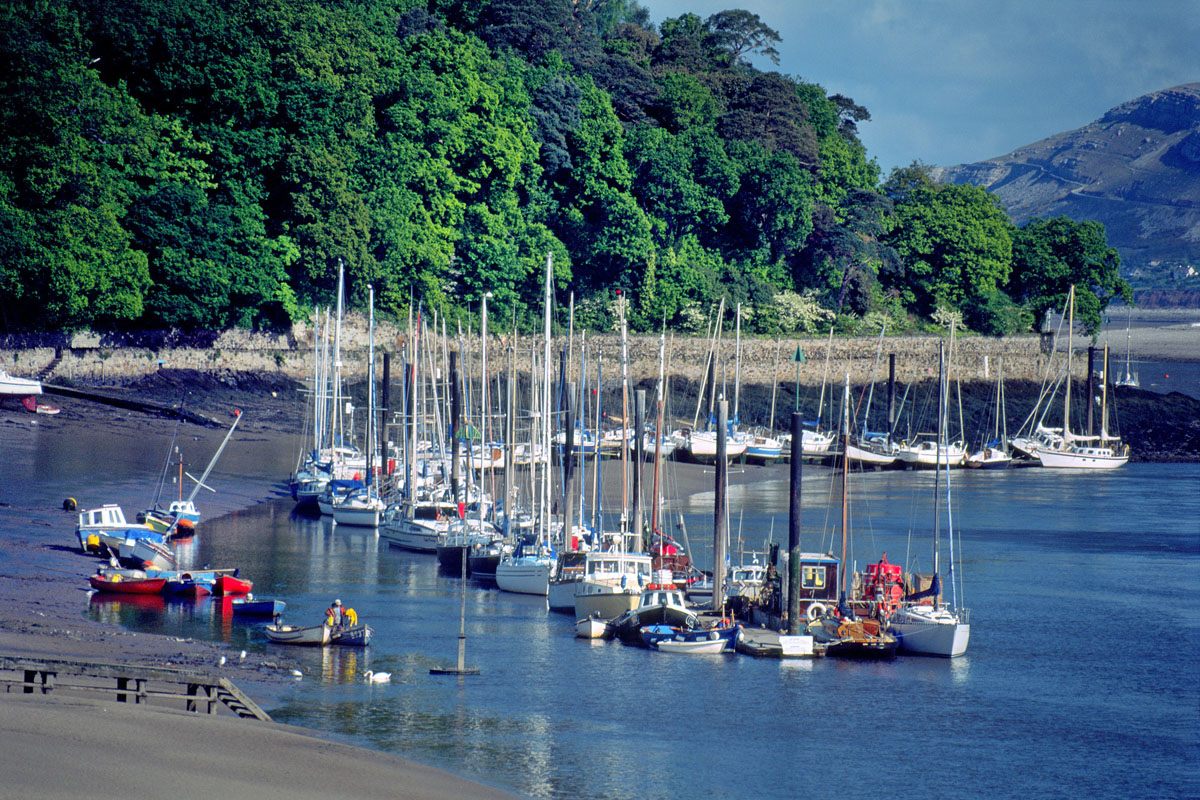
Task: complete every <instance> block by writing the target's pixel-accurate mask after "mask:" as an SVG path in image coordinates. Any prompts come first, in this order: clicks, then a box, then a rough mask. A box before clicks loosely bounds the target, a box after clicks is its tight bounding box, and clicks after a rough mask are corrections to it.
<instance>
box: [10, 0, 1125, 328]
mask: <svg viewBox="0 0 1200 800" xmlns="http://www.w3.org/2000/svg"><path fill="white" fill-rule="evenodd" d="M0 25H2V29H0V57H2V58H3V68H2V69H0V86H2V90H0V98H2V100H3V104H2V106H0V329H2V330H3V331H6V332H16V331H38V330H61V329H67V330H71V329H76V328H81V327H93V328H98V329H122V328H125V329H128V328H149V327H155V328H161V327H171V328H179V329H184V330H189V329H191V330H194V329H214V328H223V327H228V326H244V327H254V328H273V327H278V326H282V325H286V324H287V323H289V322H290V321H292V320H294V319H297V318H299V317H301V316H303V315H305V314H306V313H308V312H309V311H310V310H311V309H312V308H313V307H314V306H317V305H324V304H328V303H330V302H331V301H332V299H333V294H334V287H335V285H336V280H337V263H338V260H339V259H341V260H343V261H344V263H345V266H346V270H347V282H348V286H349V295H350V297H349V301H350V303H351V304H352V305H356V306H358V307H362V306H363V305H365V302H366V295H367V285H368V284H372V285H374V287H375V290H376V297H377V303H378V306H379V309H380V311H381V313H384V314H390V315H395V316H403V314H405V313H406V311H407V310H408V309H409V308H410V307H411V306H414V305H416V304H418V303H419V304H421V305H422V306H423V307H424V308H426V309H436V310H438V311H439V312H441V313H443V314H445V315H447V316H448V317H450V318H451V319H453V318H454V317H456V316H459V315H464V316H465V315H467V314H469V313H472V312H473V311H474V312H477V310H478V307H479V302H480V299H481V298H482V296H483V295H484V294H485V293H486V292H491V293H492V299H491V300H490V301H489V302H490V303H491V306H490V310H491V311H492V312H493V313H494V314H496V316H497V318H498V319H499V320H503V321H505V323H506V324H507V323H508V321H510V320H515V321H516V322H517V324H519V325H522V326H523V327H524V326H532V325H534V324H535V321H536V320H538V319H540V315H541V313H542V312H541V305H542V303H541V289H540V284H541V280H542V265H543V264H544V263H545V259H546V255H547V254H548V253H549V254H552V255H553V258H554V276H555V290H556V297H557V300H558V302H559V303H560V304H561V305H565V304H566V298H567V297H568V296H569V293H574V297H575V299H576V316H575V321H576V324H577V325H580V326H587V327H592V328H600V329H608V330H611V329H612V326H613V320H614V317H615V315H616V313H617V308H618V303H625V310H626V313H627V316H628V319H629V322H630V325H631V327H632V328H633V329H634V330H657V328H658V327H659V326H660V325H661V324H662V323H663V322H664V321H665V322H666V324H667V325H668V326H670V327H672V328H674V329H677V330H682V331H703V330H705V328H706V326H707V325H708V324H709V321H710V317H711V314H712V309H713V306H714V304H715V302H716V301H717V300H718V299H720V298H724V299H725V301H726V308H727V309H730V312H729V313H730V314H731V315H732V313H733V312H732V309H733V308H734V307H735V305H736V304H738V303H740V304H742V316H743V328H744V330H746V331H749V332H757V333H764V334H769V333H801V334H807V333H816V332H820V331H822V330H828V329H829V326H831V325H832V326H836V327H837V328H838V329H839V330H844V331H846V332H856V333H867V332H873V331H878V330H879V329H880V327H881V326H882V325H883V324H885V323H886V324H887V326H888V329H889V330H891V331H905V330H909V331H911V330H916V329H919V328H921V327H922V326H929V325H934V324H945V322H946V321H947V320H948V319H949V318H952V317H954V318H958V319H961V320H962V321H963V322H964V323H965V324H966V325H967V326H968V327H969V328H971V329H973V330H976V331H979V332H983V333H989V334H1003V333H1008V332H1014V331H1018V330H1027V329H1029V328H1030V327H1031V326H1032V325H1034V324H1035V322H1036V321H1037V320H1039V319H1040V318H1041V316H1042V314H1043V312H1044V311H1045V310H1046V309H1048V308H1052V307H1056V306H1059V305H1060V304H1061V303H1062V301H1063V298H1064V297H1065V294H1066V290H1067V287H1068V286H1069V285H1071V284H1077V285H1079V297H1078V300H1077V303H1076V316H1077V319H1079V320H1080V321H1081V322H1082V323H1083V324H1084V325H1085V326H1086V327H1088V328H1089V329H1094V328H1095V327H1097V326H1098V325H1099V323H1100V319H1101V312H1102V311H1103V308H1104V307H1105V306H1106V305H1107V303H1108V302H1109V300H1110V299H1111V298H1112V297H1114V296H1117V295H1128V287H1127V286H1126V285H1125V283H1124V282H1123V281H1122V280H1121V279H1120V277H1119V275H1118V268H1119V266H1120V262H1119V258H1118V256H1117V254H1116V252H1115V251H1114V250H1113V249H1112V248H1111V247H1109V246H1108V244H1107V241H1106V237H1105V232H1104V229H1103V227H1102V226H1100V225H1099V224H1098V223H1091V222H1085V223H1078V222H1073V221H1071V220H1068V219H1066V218H1056V219H1050V220H1033V221H1032V222H1030V223H1028V224H1027V225H1026V226H1025V227H1023V228H1017V227H1015V226H1014V225H1012V223H1011V222H1010V221H1009V220H1008V218H1007V216H1006V215H1005V213H1004V211H1003V209H1002V208H1001V207H1000V205H999V204H998V202H997V200H996V199H995V198H994V197H993V196H991V195H989V194H987V193H986V192H984V191H983V190H981V189H978V188H976V187H971V186H958V185H944V184H938V183H935V182H933V181H932V180H930V178H929V177H928V174H927V171H926V170H925V169H924V168H923V167H922V166H921V165H919V164H914V165H913V166H912V167H909V168H905V169H901V170H896V171H894V172H893V173H892V174H891V175H890V176H887V177H886V179H885V178H884V177H883V176H881V175H880V170H879V168H878V165H877V164H876V163H875V161H874V160H873V159H871V158H870V156H869V155H868V153H867V152H866V151H865V149H864V147H863V145H862V143H861V142H860V141H859V138H858V126H859V125H860V124H863V123H865V122H867V121H869V119H870V115H869V113H868V111H867V109H865V108H863V107H862V106H859V105H858V104H856V103H855V102H854V101H853V100H852V99H851V98H848V97H843V96H840V95H832V96H830V95H828V94H827V93H826V92H825V90H824V89H822V88H821V87H820V86H819V85H817V84H815V83H811V82H809V81H807V80H804V79H802V78H799V77H796V76H789V75H783V74H780V73H778V72H771V71H762V70H760V69H757V68H755V67H754V66H752V64H751V63H750V58H751V57H754V58H756V59H757V60H758V61H759V62H760V63H763V62H766V61H773V62H776V63H777V60H778V59H777V50H776V46H777V45H781V44H782V43H781V42H780V39H779V36H778V35H777V34H776V32H775V31H773V30H772V29H771V28H769V27H767V26H766V25H764V24H763V23H762V22H761V21H760V19H759V18H758V17H757V16H756V15H754V14H751V13H749V12H746V11H724V12H721V13H719V14H715V15H713V16H711V17H708V18H707V19H701V18H700V17H698V16H695V15H692V14H685V15H683V16H681V17H679V18H676V19H668V20H665V21H663V22H662V23H661V24H659V25H657V26H656V25H654V24H652V23H651V22H650V20H649V17H648V14H647V12H646V10H645V9H643V8H641V7H639V6H638V5H637V4H636V3H634V2H631V1H630V0H608V1H607V2H605V1H604V0H595V1H594V2H578V1H577V0H536V1H535V0H525V1H522V0H496V1H495V2H484V0H429V2H416V1H415V0H41V1H40V2H32V1H31V0H19V1H18V2H13V3H6V4H4V6H3V8H2V9H0ZM564 321H565V315H563V314H562V309H560V310H559V319H558V322H559V324H561V323H563V322H564Z"/></svg>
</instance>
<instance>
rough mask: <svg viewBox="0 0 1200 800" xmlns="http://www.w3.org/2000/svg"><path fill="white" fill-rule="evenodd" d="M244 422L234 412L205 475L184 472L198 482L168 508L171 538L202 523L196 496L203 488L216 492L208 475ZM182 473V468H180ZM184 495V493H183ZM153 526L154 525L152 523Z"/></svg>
mask: <svg viewBox="0 0 1200 800" xmlns="http://www.w3.org/2000/svg"><path fill="white" fill-rule="evenodd" d="M241 421H242V412H241V411H240V410H238V409H236V408H235V409H234V410H233V424H232V425H230V426H229V431H228V432H227V433H226V434H225V438H224V439H222V440H221V446H220V447H218V448H217V452H215V453H213V457H212V460H211V461H209V462H208V466H207V467H205V469H204V474H202V475H201V476H200V478H199V479H198V480H197V479H196V478H195V477H194V476H193V475H190V474H188V473H186V472H183V473H182V474H183V475H187V477H189V478H191V479H192V480H194V481H196V485H195V486H194V487H193V488H192V491H191V493H190V494H189V495H188V496H187V498H186V499H184V498H183V497H182V496H181V497H180V499H178V500H172V501H171V503H170V505H168V506H167V517H168V518H169V519H170V520H172V522H171V523H170V525H169V527H168V529H167V530H166V531H165V533H166V534H167V535H168V536H169V535H172V534H174V533H176V532H177V531H178V530H179V529H181V528H182V529H190V528H193V527H195V525H196V523H197V522H199V521H200V512H199V510H197V508H196V503H195V500H196V494H197V493H199V491H200V489H201V488H202V487H203V488H205V489H208V490H209V491H210V492H212V491H215V490H214V489H212V488H211V487H209V486H208V485H206V484H205V483H204V482H205V481H206V480H208V475H209V473H210V472H212V469H213V467H215V466H216V464H217V459H219V458H220V457H221V453H223V452H225V445H227V444H229V437H231V436H233V429H234V428H236V427H237V426H238V423H239V422H241ZM180 471H181V472H182V466H181V467H180ZM181 495H182V492H181ZM151 524H153V523H151Z"/></svg>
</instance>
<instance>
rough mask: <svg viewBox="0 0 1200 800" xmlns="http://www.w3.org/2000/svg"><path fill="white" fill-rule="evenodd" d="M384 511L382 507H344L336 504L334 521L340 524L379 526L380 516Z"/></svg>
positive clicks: (366, 526) (367, 526)
mask: <svg viewBox="0 0 1200 800" xmlns="http://www.w3.org/2000/svg"><path fill="white" fill-rule="evenodd" d="M382 513H383V509H382V508H374V507H364V508H343V507H341V506H335V507H334V509H333V521H334V522H336V523H337V524H338V525H359V526H362V527H365V528H378V527H379V517H380V515H381V514H382Z"/></svg>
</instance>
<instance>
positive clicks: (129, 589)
mask: <svg viewBox="0 0 1200 800" xmlns="http://www.w3.org/2000/svg"><path fill="white" fill-rule="evenodd" d="M88 582H89V583H91V585H92V588H93V589H95V590H96V591H97V592H109V593H113V594H161V593H162V590H163V587H164V586H166V584H167V579H166V578H151V577H145V578H137V577H125V576H123V575H120V574H111V573H110V574H101V573H97V574H95V575H92V576H90V577H89V578H88Z"/></svg>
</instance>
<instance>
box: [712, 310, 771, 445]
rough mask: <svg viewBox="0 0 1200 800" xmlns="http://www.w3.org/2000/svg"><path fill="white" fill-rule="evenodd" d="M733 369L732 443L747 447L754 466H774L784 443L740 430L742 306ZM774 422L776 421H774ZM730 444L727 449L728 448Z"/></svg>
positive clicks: (762, 433) (760, 433) (764, 433)
mask: <svg viewBox="0 0 1200 800" xmlns="http://www.w3.org/2000/svg"><path fill="white" fill-rule="evenodd" d="M736 342H737V344H736V345H735V349H734V368H733V374H734V377H733V423H732V425H731V426H730V434H731V435H730V437H729V438H730V441H731V442H734V443H735V444H744V445H745V448H746V450H745V456H746V460H747V461H749V462H750V463H752V464H763V465H768V464H774V463H775V462H776V461H778V460H779V457H780V456H781V455H783V442H781V441H779V440H778V439H776V438H775V437H774V436H771V435H770V434H769V433H768V432H767V431H765V430H759V431H744V430H741V429H740V425H741V417H740V415H739V412H740V405H741V397H742V304H741V303H738V304H737V333H736ZM772 422H774V419H772ZM728 446H729V444H728V442H727V443H726V447H728Z"/></svg>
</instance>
